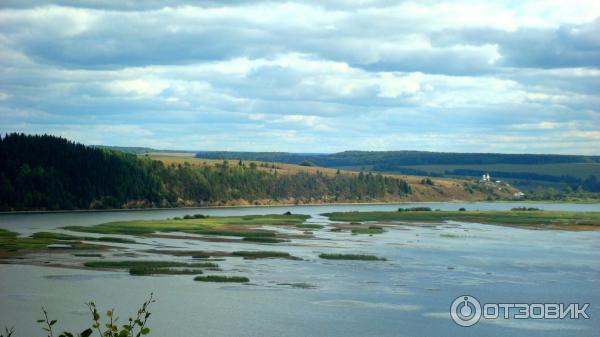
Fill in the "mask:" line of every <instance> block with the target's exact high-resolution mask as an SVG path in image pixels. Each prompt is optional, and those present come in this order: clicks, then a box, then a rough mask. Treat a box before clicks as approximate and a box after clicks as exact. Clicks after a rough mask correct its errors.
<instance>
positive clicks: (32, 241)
mask: <svg viewBox="0 0 600 337" xmlns="http://www.w3.org/2000/svg"><path fill="white" fill-rule="evenodd" d="M53 244H64V241H61V240H56V239H52V238H35V237H18V236H17V233H14V232H11V231H8V230H5V229H0V258H2V257H14V256H19V255H21V254H23V253H25V252H29V251H38V250H47V249H48V245H53ZM69 245H70V248H69V249H70V250H92V249H104V248H105V247H103V246H98V245H94V244H89V243H82V242H80V241H71V242H69Z"/></svg>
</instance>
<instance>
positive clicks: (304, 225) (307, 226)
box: [296, 223, 325, 229]
mask: <svg viewBox="0 0 600 337" xmlns="http://www.w3.org/2000/svg"><path fill="white" fill-rule="evenodd" d="M323 227H325V226H323V225H317V224H312V223H304V224H299V225H296V228H306V229H321V228H323Z"/></svg>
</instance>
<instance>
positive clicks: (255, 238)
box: [243, 236, 285, 243]
mask: <svg viewBox="0 0 600 337" xmlns="http://www.w3.org/2000/svg"><path fill="white" fill-rule="evenodd" d="M243 240H244V241H252V242H259V243H280V242H285V240H282V239H276V238H269V237H261V236H246V237H244V238H243Z"/></svg>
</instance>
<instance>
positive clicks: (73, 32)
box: [0, 0, 600, 155]
mask: <svg viewBox="0 0 600 337" xmlns="http://www.w3.org/2000/svg"><path fill="white" fill-rule="evenodd" d="M9 132H24V133H32V134H33V133H38V134H40V133H47V134H54V135H58V136H62V137H66V138H69V139H71V140H74V141H78V142H82V143H84V144H90V145H91V144H98V145H116V146H145V147H153V148H158V149H179V150H230V151H290V152H311V153H314V152H338V151H344V150H370V151H380V150H425V151H445V152H501V153H559V154H590V155H600V1H590V0H536V1H531V0H510V1H487V0H486V1H434V0H420V1H414V2H413V1H402V0H396V1H391V0H356V1H341V0H307V1H301V2H300V1H298V2H292V1H290V2H285V1H272V2H262V1H245V0H231V1H185V0H167V1H157V0H146V1H137V0H120V1H111V0H64V1H56V2H49V1H44V0H1V1H0V133H2V134H4V133H9Z"/></svg>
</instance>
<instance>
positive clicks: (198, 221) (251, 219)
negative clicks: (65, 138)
mask: <svg viewBox="0 0 600 337" xmlns="http://www.w3.org/2000/svg"><path fill="white" fill-rule="evenodd" d="M308 218H309V216H308V215H298V214H290V215H281V214H272V215H246V216H224V217H204V218H195V217H189V218H185V219H167V220H133V221H119V222H109V223H104V224H99V225H95V226H68V227H65V228H66V229H68V230H72V231H77V232H87V233H99V234H127V235H152V234H154V233H158V232H183V233H189V234H202V235H215V236H238V237H242V238H243V239H244V240H247V241H255V242H261V243H277V242H281V240H280V239H277V238H275V236H276V235H275V232H273V231H268V230H262V229H255V228H252V227H257V226H261V225H269V226H296V225H299V224H302V223H303V222H304V221H305V220H306V219H308Z"/></svg>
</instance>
